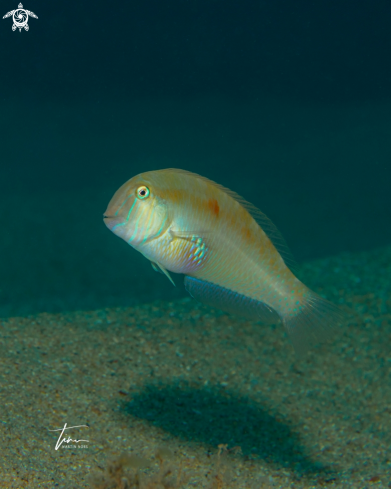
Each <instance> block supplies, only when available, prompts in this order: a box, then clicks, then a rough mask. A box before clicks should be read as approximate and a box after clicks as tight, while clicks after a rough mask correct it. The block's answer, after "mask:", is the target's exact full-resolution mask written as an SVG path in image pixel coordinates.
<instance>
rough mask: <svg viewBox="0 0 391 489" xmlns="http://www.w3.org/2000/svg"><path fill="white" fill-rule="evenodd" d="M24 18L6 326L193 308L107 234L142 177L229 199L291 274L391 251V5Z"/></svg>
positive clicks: (14, 96)
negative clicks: (270, 229) (221, 190)
mask: <svg viewBox="0 0 391 489" xmlns="http://www.w3.org/2000/svg"><path fill="white" fill-rule="evenodd" d="M7 8H8V9H9V10H10V9H11V8H14V7H12V5H11V4H10V5H9V6H5V5H4V14H5V13H6V12H5V11H6V10H7ZM26 8H30V9H31V10H32V11H34V12H35V13H36V15H37V16H38V19H30V21H29V26H30V29H29V31H28V32H26V31H24V30H23V31H22V32H19V31H18V30H17V31H15V32H13V31H12V29H11V26H12V20H11V19H10V18H8V19H4V20H2V22H1V24H0V40H1V43H2V44H1V45H2V46H3V48H2V65H1V70H2V77H1V79H0V90H1V94H2V97H1V102H0V107H1V117H0V134H1V136H0V138H1V178H0V192H1V202H2V212H1V214H0V225H1V230H2V232H1V233H0V257H1V259H0V277H1V282H0V315H1V316H9V315H18V314H22V315H24V314H28V313H33V312H40V311H66V310H74V309H94V308H99V307H106V306H126V305H131V304H135V303H138V302H140V301H141V302H150V301H153V300H155V299H167V300H171V299H175V298H179V297H182V296H184V294H185V292H184V291H183V288H181V285H180V281H178V288H176V289H175V288H173V287H171V286H169V284H168V283H166V282H165V278H164V277H163V276H160V275H159V274H156V273H155V272H153V270H152V269H151V268H150V265H149V264H148V263H147V262H146V261H145V260H144V259H143V258H142V257H141V256H139V255H138V254H137V253H135V252H133V251H132V250H131V249H130V248H129V247H127V246H126V245H125V243H122V242H121V241H120V240H118V239H117V238H116V237H115V236H113V235H112V234H111V233H110V232H109V231H108V230H107V229H106V228H105V226H104V225H103V222H102V214H103V212H104V210H105V209H106V205H107V203H108V201H109V199H110V198H111V196H112V195H113V193H114V192H115V191H116V190H117V188H118V187H119V186H120V185H121V184H122V183H124V182H125V181H126V180H127V179H129V178H131V177H132V176H134V175H135V174H137V173H140V172H142V171H147V170H155V169H161V168H167V167H177V168H183V169H186V170H190V171H193V172H197V173H200V174H202V175H204V176H206V177H209V178H211V179H213V180H215V181H217V182H218V183H221V184H223V185H225V186H227V187H229V188H231V189H232V190H235V191H236V192H238V193H239V194H241V195H243V196H244V197H245V198H246V199H247V200H249V201H250V202H252V203H253V204H255V205H256V206H258V207H259V208H260V209H261V210H262V211H263V212H265V213H266V215H268V216H269V217H270V218H271V219H272V220H273V222H274V223H275V224H276V226H277V227H278V228H279V229H280V231H281V233H282V234H283V236H284V237H285V238H286V240H287V242H288V245H289V246H290V248H291V250H292V252H293V255H294V256H295V257H296V259H297V260H298V261H299V262H301V261H303V260H308V259H313V258H319V257H325V256H331V255H335V254H338V253H340V252H356V251H363V250H371V249H376V248H377V247H381V246H385V245H388V244H389V243H390V242H391V227H390V226H388V225H387V224H386V223H387V222H389V220H390V217H391V216H390V214H391V211H390V209H391V197H390V192H389V186H390V185H389V182H390V170H389V168H390V165H389V161H390V156H391V149H390V134H391V118H390V115H389V114H390V107H391V96H390V94H391V91H390V89H391V71H390V67H389V63H386V62H385V60H386V59H388V54H389V47H390V45H391V34H390V31H389V29H388V21H387V20H386V19H388V18H389V17H390V15H389V14H391V10H390V7H389V5H388V4H387V2H376V4H371V5H368V4H367V3H366V2H354V3H353V2H346V3H338V2H331V3H327V4H326V3H320V4H316V5H309V4H308V2H295V4H294V5H292V3H291V2H288V1H278V2H272V3H270V2H252V1H250V2H246V3H245V4H243V5H241V4H239V3H238V2H234V1H228V2H227V1H225V2H223V1H220V0H216V1H213V2H198V1H197V2H195V1H189V2H185V3H183V2H181V1H169V2H160V1H157V0H155V1H152V2H148V5H147V4H137V5H136V4H133V3H129V4H124V5H119V6H118V8H116V7H113V8H107V4H106V3H104V2H95V3H94V6H93V8H91V7H90V6H89V5H87V4H84V3H83V2H82V3H78V4H77V5H71V4H69V5H66V4H64V5H56V6H53V5H52V4H49V3H48V2H43V1H40V2H35V3H34V4H33V5H30V7H27V6H26Z"/></svg>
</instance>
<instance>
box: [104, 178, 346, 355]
mask: <svg viewBox="0 0 391 489" xmlns="http://www.w3.org/2000/svg"><path fill="white" fill-rule="evenodd" d="M104 222H105V224H106V226H107V227H108V228H109V229H110V230H111V231H113V233H115V234H116V235H117V236H119V237H121V238H122V239H124V240H125V241H126V242H127V243H129V244H130V245H131V246H133V248H135V249H136V250H137V251H139V252H140V253H142V254H143V255H144V256H145V257H146V258H147V259H148V260H150V261H151V263H152V266H153V268H154V269H155V270H157V271H162V272H163V273H165V274H166V275H167V277H168V278H169V279H170V280H171V281H172V279H171V277H170V275H169V273H168V271H171V272H176V273H183V274H185V287H186V289H187V291H188V292H189V293H190V295H191V296H192V297H194V298H195V299H197V300H199V301H200V302H203V303H206V304H209V305H211V306H213V307H216V308H218V309H221V310H223V311H226V312H231V313H234V314H237V315H240V316H243V317H246V318H249V319H256V320H259V321H261V322H264V323H277V322H279V320H281V321H282V322H283V324H284V326H285V327H286V329H287V331H288V333H289V336H290V338H291V341H292V343H293V345H294V347H295V348H296V350H299V351H302V350H304V349H306V347H307V346H308V345H309V344H310V343H312V341H313V340H315V339H317V338H319V337H320V338H322V337H324V336H327V334H328V332H329V331H330V328H331V326H333V325H334V324H336V323H338V322H340V321H341V319H342V315H341V313H340V310H339V308H338V307H337V306H335V305H333V304H332V303H330V302H328V301H326V300H325V299H323V298H322V297H320V296H318V295H317V294H315V293H314V292H312V291H311V290H310V289H309V288H308V287H306V286H305V285H304V284H303V283H302V282H300V280H299V279H298V278H296V276H295V275H294V274H293V272H292V271H291V270H290V268H289V266H288V265H287V263H288V261H287V258H286V256H287V255H286V252H285V251H286V250H285V249H284V241H283V239H282V238H281V237H280V235H279V233H278V231H277V230H276V228H275V227H274V226H273V224H272V223H271V222H270V221H269V220H268V219H267V218H266V216H265V215H264V214H262V213H261V212H260V211H259V210H258V209H256V208H255V207H254V206H252V205H251V204H249V203H248V202H246V201H245V200H244V199H242V198H241V197H240V196H239V195H237V194H236V193H234V192H232V191H230V190H228V189H226V188H224V187H222V186H221V185H218V184H216V183H214V182H212V181H211V180H208V179H207V178H204V177H202V176H200V175H197V174H195V173H190V172H187V171H184V170H178V169H167V170H159V171H151V172H146V173H141V174H140V175H137V176H135V177H133V178H132V179H130V180H129V181H128V182H126V183H125V184H124V185H122V187H120V188H119V190H118V191H117V192H116V193H115V195H114V196H113V198H112V199H111V201H110V203H109V206H108V208H107V210H106V212H105V214H104ZM288 264H289V263H288ZM173 283H174V282H173ZM174 285H175V284H174Z"/></svg>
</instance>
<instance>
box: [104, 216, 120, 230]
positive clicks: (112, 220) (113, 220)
mask: <svg viewBox="0 0 391 489" xmlns="http://www.w3.org/2000/svg"><path fill="white" fill-rule="evenodd" d="M103 222H104V223H105V224H106V226H107V227H108V228H109V229H110V231H114V230H115V228H116V227H117V226H123V225H124V221H123V219H122V217H119V216H110V215H108V214H103Z"/></svg>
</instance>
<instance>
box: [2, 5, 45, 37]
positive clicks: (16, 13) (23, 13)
mask: <svg viewBox="0 0 391 489" xmlns="http://www.w3.org/2000/svg"><path fill="white" fill-rule="evenodd" d="M11 15H12V19H13V21H14V23H13V25H12V30H13V31H16V29H19V32H21V31H22V28H23V27H24V29H25V31H28V30H29V25H28V23H27V22H28V20H29V16H30V17H34V19H38V17H37V16H36V15H35V14H34V12H30V10H25V9H24V8H23V5H22V4H21V3H20V4H19V5H18V8H17V9H16V10H11V12H7V13H6V14H5V15H4V17H3V19H6V18H7V17H11Z"/></svg>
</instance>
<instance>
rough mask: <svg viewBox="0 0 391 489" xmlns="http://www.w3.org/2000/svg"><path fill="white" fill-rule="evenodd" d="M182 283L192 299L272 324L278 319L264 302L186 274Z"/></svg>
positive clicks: (275, 313) (274, 312)
mask: <svg viewBox="0 0 391 489" xmlns="http://www.w3.org/2000/svg"><path fill="white" fill-rule="evenodd" d="M184 283H185V288H186V290H187V291H188V292H189V294H190V295H191V296H192V297H193V298H194V299H196V300H198V301H199V302H202V303H204V304H207V305H208V306H211V307H216V308H217V309H221V310H222V311H225V312H229V313H231V314H236V315H237V316H241V317H244V318H247V319H252V320H255V321H262V322H263V323H269V324H273V323H278V322H279V321H280V316H279V315H278V314H277V312H276V311H275V310H274V309H272V308H271V307H269V306H268V305H267V304H265V303H264V302H261V301H257V300H255V299H251V298H250V297H247V296H245V295H242V294H238V293H237V292H234V291H232V290H230V289H226V288H225V287H221V286H219V285H216V284H213V283H211V282H207V281H205V280H200V279H198V278H194V277H188V276H186V277H185V281H184Z"/></svg>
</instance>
